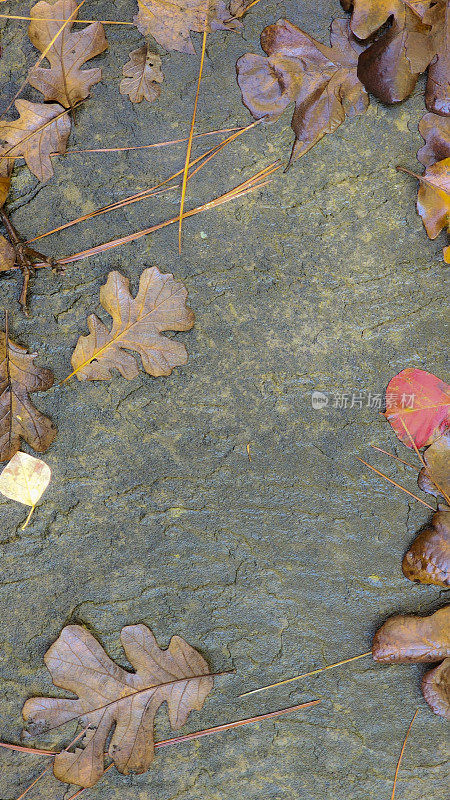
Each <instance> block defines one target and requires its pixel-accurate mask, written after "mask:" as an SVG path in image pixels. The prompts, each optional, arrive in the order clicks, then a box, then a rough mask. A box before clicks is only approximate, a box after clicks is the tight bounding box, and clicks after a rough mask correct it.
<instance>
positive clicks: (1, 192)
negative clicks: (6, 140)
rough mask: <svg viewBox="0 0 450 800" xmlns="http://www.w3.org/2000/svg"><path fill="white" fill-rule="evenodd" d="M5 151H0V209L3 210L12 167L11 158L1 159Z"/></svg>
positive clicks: (12, 160)
mask: <svg viewBox="0 0 450 800" xmlns="http://www.w3.org/2000/svg"><path fill="white" fill-rule="evenodd" d="M5 150H6V148H5ZM5 150H2V149H0V208H3V206H4V205H5V200H6V198H7V197H8V194H9V189H10V186H11V174H12V171H13V166H14V159H13V158H5V157H2V156H3V153H4V152H5Z"/></svg>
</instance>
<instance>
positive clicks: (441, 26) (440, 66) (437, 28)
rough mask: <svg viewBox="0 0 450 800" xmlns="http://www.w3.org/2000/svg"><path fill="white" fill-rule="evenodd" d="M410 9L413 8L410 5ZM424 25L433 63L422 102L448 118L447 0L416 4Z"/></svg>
mask: <svg viewBox="0 0 450 800" xmlns="http://www.w3.org/2000/svg"><path fill="white" fill-rule="evenodd" d="M411 7H412V6H411ZM413 10H415V12H416V14H418V15H419V16H420V17H421V19H422V22H423V23H424V24H425V25H429V26H430V34H429V41H430V47H431V50H432V53H433V61H432V62H431V64H430V66H429V68H428V79H427V86H426V90H425V103H426V106H427V108H428V110H429V111H434V112H435V113H436V114H442V115H444V116H449V115H450V82H449V76H450V4H449V3H448V2H447V0H437V2H435V0H425V1H424V2H422V3H417V4H416V5H415V8H414V9H413Z"/></svg>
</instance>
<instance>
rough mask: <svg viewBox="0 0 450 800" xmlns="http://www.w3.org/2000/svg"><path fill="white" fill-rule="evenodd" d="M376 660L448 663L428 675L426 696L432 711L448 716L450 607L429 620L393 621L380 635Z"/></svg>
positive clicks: (424, 687)
mask: <svg viewBox="0 0 450 800" xmlns="http://www.w3.org/2000/svg"><path fill="white" fill-rule="evenodd" d="M372 656H373V659H374V660H375V661H379V662H381V663H382V664H415V663H429V662H432V661H440V660H441V659H445V661H443V663H442V664H441V665H440V668H439V667H437V668H435V669H432V670H430V671H429V672H427V673H425V676H424V678H423V682H422V692H423V696H424V698H425V700H426V701H427V703H428V704H429V706H430V708H431V709H432V711H434V713H435V714H439V715H440V716H447V715H448V698H449V695H450V685H449V678H450V674H449V669H448V665H449V663H450V660H449V656H450V605H448V606H444V608H440V609H439V611H435V613H434V614H430V616H428V617H417V616H414V615H412V614H410V615H408V616H398V617H391V619H388V620H387V621H386V622H385V623H384V625H382V626H381V628H379V630H378V631H377V632H376V634H375V636H374V638H373V642H372Z"/></svg>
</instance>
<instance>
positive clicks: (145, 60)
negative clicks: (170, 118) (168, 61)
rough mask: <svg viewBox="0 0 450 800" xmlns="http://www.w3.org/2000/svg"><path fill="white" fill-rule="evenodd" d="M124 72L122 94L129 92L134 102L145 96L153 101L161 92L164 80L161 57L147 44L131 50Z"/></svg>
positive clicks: (121, 85) (150, 101) (138, 101)
mask: <svg viewBox="0 0 450 800" xmlns="http://www.w3.org/2000/svg"><path fill="white" fill-rule="evenodd" d="M123 74H124V78H123V79H122V81H121V83H120V94H127V95H128V96H129V98H130V100H131V102H132V103H140V102H141V101H142V100H144V98H145V100H148V101H149V103H152V102H153V101H154V100H157V98H158V97H159V95H160V94H161V86H160V84H161V83H162V82H163V80H164V75H163V73H162V71H161V57H160V56H159V55H158V54H157V53H152V52H151V50H149V48H148V46H147V45H145V44H144V45H143V46H142V47H139V48H138V49H137V50H132V51H131V53H130V60H129V61H127V63H126V64H125V65H124V67H123Z"/></svg>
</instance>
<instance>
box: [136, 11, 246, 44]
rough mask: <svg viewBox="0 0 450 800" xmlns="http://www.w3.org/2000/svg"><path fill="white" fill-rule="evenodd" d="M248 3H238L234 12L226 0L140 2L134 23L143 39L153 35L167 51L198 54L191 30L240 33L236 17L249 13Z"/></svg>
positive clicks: (239, 24)
mask: <svg viewBox="0 0 450 800" xmlns="http://www.w3.org/2000/svg"><path fill="white" fill-rule="evenodd" d="M247 5H248V2H246V3H245V5H244V4H243V3H238V4H236V7H235V8H233V9H231V6H230V4H229V3H227V2H224V0H209V3H205V1H204V0H176V2H170V0H139V11H138V14H137V16H136V17H135V18H134V23H135V25H136V26H137V28H138V30H139V31H140V32H141V33H142V34H144V36H148V35H149V34H150V36H153V38H154V39H156V41H157V42H158V43H159V44H160V45H161V46H162V47H165V48H166V50H179V51H180V52H181V53H195V50H194V45H193V44H192V40H191V37H190V32H191V31H197V32H198V33H203V31H204V30H205V26H206V30H208V31H218V30H224V31H229V30H237V29H238V28H240V27H241V23H240V22H239V21H238V19H237V17H238V16H242V15H243V14H244V13H245V11H246V6H247Z"/></svg>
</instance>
